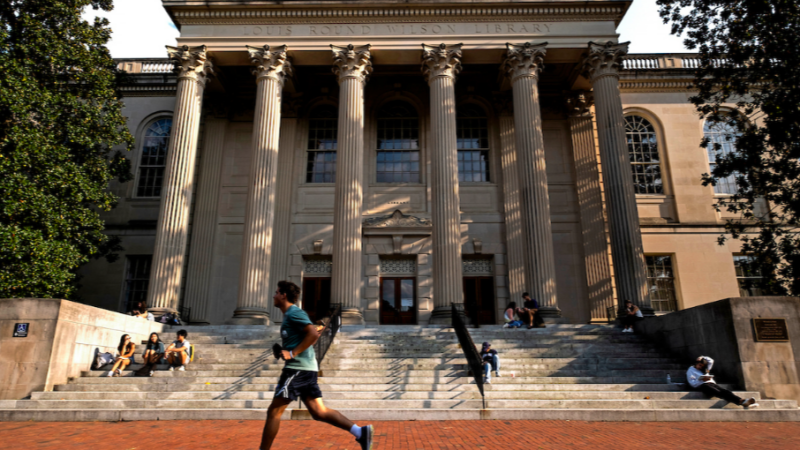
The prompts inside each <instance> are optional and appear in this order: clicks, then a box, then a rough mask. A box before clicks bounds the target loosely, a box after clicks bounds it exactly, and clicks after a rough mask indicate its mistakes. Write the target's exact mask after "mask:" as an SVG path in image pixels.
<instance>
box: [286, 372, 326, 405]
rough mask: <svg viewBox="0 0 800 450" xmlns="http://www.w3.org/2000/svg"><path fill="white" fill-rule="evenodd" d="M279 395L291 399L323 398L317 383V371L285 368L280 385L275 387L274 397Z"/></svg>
mask: <svg viewBox="0 0 800 450" xmlns="http://www.w3.org/2000/svg"><path fill="white" fill-rule="evenodd" d="M279 397H281V398H286V399H289V400H291V401H295V400H297V399H298V398H300V399H307V398H322V391H320V390H319V385H318V384H317V372H311V371H308V370H297V369H287V368H284V369H283V371H282V372H281V378H280V379H279V380H278V386H277V387H275V397H274V398H279Z"/></svg>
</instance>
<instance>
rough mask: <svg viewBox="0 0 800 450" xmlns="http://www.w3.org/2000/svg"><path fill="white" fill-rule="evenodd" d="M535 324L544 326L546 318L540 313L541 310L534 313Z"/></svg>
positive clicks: (538, 326) (540, 326) (539, 326)
mask: <svg viewBox="0 0 800 450" xmlns="http://www.w3.org/2000/svg"><path fill="white" fill-rule="evenodd" d="M533 326H535V327H537V328H544V319H542V316H541V315H540V314H539V311H536V312H535V313H533Z"/></svg>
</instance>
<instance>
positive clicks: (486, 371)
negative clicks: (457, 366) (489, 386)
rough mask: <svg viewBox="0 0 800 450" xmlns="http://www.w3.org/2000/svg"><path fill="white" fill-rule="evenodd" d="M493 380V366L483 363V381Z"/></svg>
mask: <svg viewBox="0 0 800 450" xmlns="http://www.w3.org/2000/svg"><path fill="white" fill-rule="evenodd" d="M487 380H488V381H491V380H492V365H491V364H489V363H488V362H484V363H483V381H487Z"/></svg>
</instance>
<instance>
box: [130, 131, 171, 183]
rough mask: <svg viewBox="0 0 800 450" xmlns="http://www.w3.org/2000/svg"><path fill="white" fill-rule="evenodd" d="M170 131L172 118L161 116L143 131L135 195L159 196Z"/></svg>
mask: <svg viewBox="0 0 800 450" xmlns="http://www.w3.org/2000/svg"><path fill="white" fill-rule="evenodd" d="M171 131H172V119H171V118H163V119H158V120H156V121H155V122H153V123H151V124H150V125H149V126H148V127H147V130H146V131H145V132H144V139H143V140H142V142H143V144H142V158H141V160H140V161H139V179H138V180H137V183H136V196H137V197H161V185H162V184H163V182H164V168H165V167H166V165H167V147H168V146H169V135H170V132H171Z"/></svg>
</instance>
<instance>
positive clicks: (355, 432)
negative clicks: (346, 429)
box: [350, 424, 361, 439]
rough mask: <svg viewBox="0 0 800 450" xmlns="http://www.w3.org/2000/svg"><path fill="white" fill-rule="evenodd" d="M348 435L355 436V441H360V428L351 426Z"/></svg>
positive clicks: (354, 425)
mask: <svg viewBox="0 0 800 450" xmlns="http://www.w3.org/2000/svg"><path fill="white" fill-rule="evenodd" d="M350 434H352V435H353V436H355V437H356V439H361V427H360V426H358V425H356V424H353V426H352V427H350Z"/></svg>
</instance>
